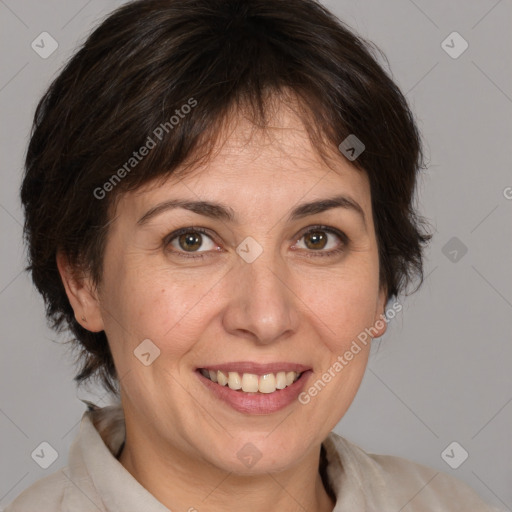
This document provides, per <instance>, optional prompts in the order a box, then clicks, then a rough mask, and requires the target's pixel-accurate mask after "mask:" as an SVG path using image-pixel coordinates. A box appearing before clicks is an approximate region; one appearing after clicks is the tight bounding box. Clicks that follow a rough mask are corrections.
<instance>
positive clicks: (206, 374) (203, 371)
mask: <svg viewBox="0 0 512 512" xmlns="http://www.w3.org/2000/svg"><path fill="white" fill-rule="evenodd" d="M201 375H202V376H203V377H206V378H209V377H210V375H209V374H208V370H205V369H204V368H201Z"/></svg>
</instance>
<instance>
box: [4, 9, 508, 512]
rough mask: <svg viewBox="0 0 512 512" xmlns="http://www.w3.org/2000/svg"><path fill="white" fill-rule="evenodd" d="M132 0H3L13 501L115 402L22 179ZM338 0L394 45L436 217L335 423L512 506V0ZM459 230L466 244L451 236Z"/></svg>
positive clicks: (7, 460) (425, 195)
mask: <svg viewBox="0 0 512 512" xmlns="http://www.w3.org/2000/svg"><path fill="white" fill-rule="evenodd" d="M121 3H122V2H115V1H99V0H89V1H64V0H46V1H44V2H41V1H36V0H25V1H22V2H20V1H17V2H16V1H15V0H0V16H1V30H0V33H1V41H2V46H1V48H2V50H1V52H2V62H3V66H2V70H1V76H0V108H1V113H2V123H1V147H2V160H1V162H2V167H1V179H2V186H1V189H0V223H1V230H2V231H1V232H2V260H1V261H2V264H1V266H0V308H1V310H0V311H1V316H0V329H1V332H2V345H1V346H2V351H1V352H2V359H1V371H0V434H1V435H0V454H1V455H0V506H1V505H6V504H7V503H9V502H10V501H12V499H14V498H15V497H16V496H17V495H18V494H19V493H20V492H21V491H22V490H23V489H24V488H26V487H27V486H28V485H29V484H31V483H32V482H34V481H35V480H38V479H39V478H41V477H43V476H46V475H47V474H49V473H51V472H53V471H55V470H57V469H58V468H59V467H62V466H64V465H65V464H66V457H67V452H68V449H69V446H70V444H71V442H72V440H73V438H74V436H75V435H76V434H77V431H78V424H79V421H80V418H81V415H82V413H83V411H84V405H83V404H82V403H81V402H80V401H79V400H78V397H81V398H85V397H89V398H92V399H93V400H94V401H96V403H98V404H100V405H104V404H106V398H105V396H104V394H103V393H102V392H101V391H95V390H94V389H90V390H89V391H86V390H79V391H77V390H76V389H75V386H74V384H73V383H72V377H73V375H74V373H73V367H72V364H71V361H72V359H71V355H70V353H69V350H68V349H67V348H66V347H64V346H62V345H61V344H60V342H62V340H63V339H64V338H63V337H58V336H56V335H55V334H54V333H53V332H52V331H50V330H49V329H48V328H47V327H46V324H45V319H44V309H43V303H42V300H41V298H40V297H39V296H38V294H37V292H36V291H35V290H34V289H33V287H32V285H31V283H30V282H29V279H28V277H27V275H26V274H25V273H24V272H23V267H24V264H25V262H24V249H23V245H22V238H21V224H22V214H21V210H20V205H19V199H18V188H19V184H20V176H21V170H22V160H23V157H24V153H25V148H26V143H27V138H28V133H29V130H30V125H31V119H32V115H33V111H34V108H35V106H36V103H37V101H38V99H39V97H40V96H41V94H42V93H43V91H44V90H45V88H46V87H47V85H48V84H49V81H50V79H51V78H52V77H54V76H55V75H56V73H57V72H58V70H59V69H60V67H61V66H62V64H63V63H64V62H65V61H66V59H67V58H68V57H69V56H70V55H71V54H72V52H73V49H74V48H75V47H76V45H77V44H78V43H79V42H81V41H83V40H84V38H85V37H86V35H87V34H88V33H89V31H90V30H91V28H92V27H93V26H95V25H96V24H97V22H98V20H99V19H100V18H102V17H104V16H105V15H106V14H107V13H108V12H109V11H110V10H112V9H113V8H115V7H117V6H118V5H120V4H121ZM326 5H327V6H328V7H329V8H331V9H332V10H333V11H334V12H335V13H336V14H337V15H338V16H339V17H340V18H341V19H343V20H344V21H346V22H347V23H348V24H349V25H350V26H351V27H353V28H354V29H355V30H356V31H358V32H359V33H360V34H361V35H362V36H364V37H368V38H370V39H371V40H372V41H374V42H375V43H376V44H377V45H378V46H379V47H380V48H382V50H384V52H385V54H386V55H387V57H388V59H389V62H390V65H391V70H392V73H393V76H394V78H395V80H396V81H397V83H398V85H399V86H400V87H401V89H402V90H403V91H404V93H406V95H407V98H408V99H409V101H410V104H411V106H412V108H413V110H414V112H415V114H416V116H417V119H418V123H419V126H420V129H421V131H422V133H423V137H424V140H425V142H426V154H427V158H428V161H429V162H430V165H429V168H428V170H427V171H426V172H425V174H424V177H423V179H422V181H421V183H420V187H419V194H420V199H419V207H420V209H421V212H422V213H423V215H425V216H426V217H427V218H429V219H430V222H431V224H432V226H433V228H434V239H433V241H432V244H431V247H430V249H429V251H428V253H427V259H426V275H427V279H426V281H425V283H424V285H423V287H422V288H421V289H420V291H418V292H417V293H416V294H414V295H412V296H410V297H408V298H405V299H404V300H402V301H401V302H402V303H403V306H404V309H403V311H402V312H401V313H400V314H399V315H398V316H397V318H395V319H394V320H393V321H392V322H391V323H390V325H389V326H388V332H387V333H386V334H385V335H384V336H383V338H381V340H376V341H375V342H374V345H373V347H372V357H371V360H370V364H369V367H368V370H367V372H366V375H365V378H364V381H363V384H362V387H361V389H360V391H359V394H358V396H357V398H356V400H355V402H354V404H353V406H352V407H351V409H350V411H349V412H348V413H347V415H346V416H345V417H344V418H343V419H342V421H341V422H340V423H339V425H338V426H337V428H336V431H337V432H338V433H340V434H341V435H343V436H345V437H346V438H347V439H349V440H351V441H352V442H355V443H357V444H359V445H361V446H362V447H363V448H364V449H366V450H367V451H369V452H375V453H387V454H393V455H400V456H402V457H405V458H408V459H411V460H414V461H416V462H420V463H423V464H426V465H429V466H431V467H434V468H436V469H438V470H440V471H444V472H447V473H451V474H452V475H454V476H456V477H458V478H460V479H462V480H464V481H466V482H467V483H469V484H470V485H471V486H472V487H473V488H474V489H476V490H477V492H479V494H480V495H481V496H482V497H483V498H484V499H486V500H487V501H489V502H490V503H492V504H495V505H497V506H499V507H501V508H503V509H505V510H512V456H511V455H512V446H511V444H512V436H511V432H512V428H511V427H512V403H511V402H512V372H511V371H510V363H511V361H512V343H511V334H512V329H511V324H512V320H511V319H512V315H511V313H512V271H511V262H512V236H511V235H512V230H511V222H510V220H511V218H512V217H511V214H512V200H511V199H509V198H511V197H512V188H507V187H512V173H511V149H510V147H511V141H512V133H511V132H512V128H511V125H512V122H511V121H512V66H511V64H510V62H511V59H510V57H511V49H512V40H511V39H512V35H511V33H512V31H511V30H510V27H511V21H512V2H511V1H510V0H500V1H496V0H471V1H468V0H458V1H455V0H452V1H448V2H447V1H445V0H436V1H429V2H427V1H426V0H424V1H421V0H415V1H412V0H389V1H386V2H382V1H378V0H365V1H357V2H356V1H340V0H336V1H334V0H332V1H330V2H326ZM44 31H46V32H49V33H50V34H51V35H52V36H53V37H54V38H55V40H56V41H57V42H58V45H59V46H58V49H57V50H56V51H55V52H54V53H53V54H52V55H51V56H49V57H48V58H46V59H43V58H41V57H40V56H39V55H38V54H37V53H36V52H35V51H34V50H33V49H32V48H31V43H32V41H33V40H35V39H36V37H37V36H38V35H39V34H40V33H41V32H44ZM453 31H457V32H458V33H460V34H461V36H462V37H463V38H464V39H465V40H466V41H467V42H468V44H469V47H468V49H467V50H466V51H465V52H464V53H463V54H462V55H460V56H459V57H458V58H456V59H454V58H452V57H450V56H449V55H448V54H447V53H446V52H445V50H444V49H443V48H442V46H441V43H442V41H443V40H445V38H446V37H447V36H448V35H449V34H450V33H452V32H453ZM449 41H450V40H449ZM448 44H450V45H451V46H454V50H458V49H459V48H461V46H460V43H459V42H457V41H456V40H455V41H454V43H453V44H452V43H451V42H449V43H448ZM452 237H457V240H455V241H452V242H451V244H454V243H455V244H456V245H453V246H452V245H448V246H447V247H446V244H447V243H448V241H449V240H450V239H452ZM462 244H463V246H465V247H466V248H467V253H466V254H465V255H463V257H462V258H461V257H460V256H461V254H462V252H461V247H462ZM443 248H444V249H443ZM454 248H455V250H456V251H457V255H456V257H455V253H453V252H452V253H451V254H450V252H449V251H453V249H454ZM454 259H458V261H452V260H454ZM42 441H47V442H49V443H50V444H51V445H52V446H53V447H54V448H55V449H56V450H57V451H58V453H59V457H58V459H57V460H56V461H55V462H54V464H53V465H52V466H50V468H48V469H46V470H43V469H41V468H40V467H39V466H38V465H37V464H36V463H35V462H34V460H32V458H31V453H32V451H33V450H34V449H35V448H36V447H37V446H38V445H39V444H40V443H41V442H42ZM452 441H457V442H458V443H459V444H460V445H461V446H462V447H463V448H464V449H465V450H466V451H467V452H468V453H469V457H468V459H467V460H466V461H465V462H464V463H463V464H462V465H460V467H458V469H451V468H450V467H449V466H448V465H447V464H446V463H445V461H444V460H443V459H442V457H441V453H442V452H443V450H444V449H445V448H446V447H447V446H448V445H449V444H450V443H451V442H452ZM454 453H455V457H458V456H459V454H458V452H457V450H456V451H455V452H454Z"/></svg>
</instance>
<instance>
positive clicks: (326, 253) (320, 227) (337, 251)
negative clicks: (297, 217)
mask: <svg viewBox="0 0 512 512" xmlns="http://www.w3.org/2000/svg"><path fill="white" fill-rule="evenodd" d="M315 231H325V232H326V233H330V234H332V235H336V236H337V237H338V238H339V239H340V240H341V246H340V247H338V248H336V249H331V250H330V251H321V250H319V251H318V252H316V251H313V250H311V251H308V252H309V254H307V256H306V257H312V258H319V257H320V258H325V257H334V256H337V255H339V254H341V253H342V252H344V251H345V250H346V246H347V245H348V243H349V238H348V237H347V235H346V234H345V233H343V232H342V231H339V230H338V229H335V228H331V227H328V226H323V225H318V226H311V227H310V228H308V229H307V231H304V232H303V233H302V234H301V235H300V237H299V238H298V239H297V241H299V240H301V239H302V238H303V237H304V236H306V235H308V234H309V233H314V232H315ZM186 233H201V234H202V235H206V236H208V237H209V238H210V239H212V240H213V237H212V236H211V235H210V233H209V231H208V230H206V229H204V228H200V227H187V228H181V229H178V230H177V231H173V232H172V233H171V234H169V235H167V236H166V237H165V239H164V246H165V247H166V248H167V247H168V246H169V245H170V244H171V242H172V241H173V240H174V239H176V238H178V237H179V236H181V235H184V234H186ZM169 252H172V253H175V254H178V255H179V256H180V257H183V258H190V259H198V258H200V259H204V258H206V257H208V256H211V255H212V254H211V253H209V252H208V251H203V253H196V254H193V253H187V252H184V251H176V250H174V249H173V250H170V251H169ZM311 252H312V254H311Z"/></svg>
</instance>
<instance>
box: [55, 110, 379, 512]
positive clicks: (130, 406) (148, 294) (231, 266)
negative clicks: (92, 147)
mask: <svg viewBox="0 0 512 512" xmlns="http://www.w3.org/2000/svg"><path fill="white" fill-rule="evenodd" d="M226 137H227V138H226ZM226 137H225V138H224V139H225V140H224V141H223V144H221V146H219V148H218V152H216V153H215V154H214V156H213V158H212V159H211V160H210V162H209V163H208V164H207V165H202V166H201V167H200V168H198V169H197V171H195V172H194V173H193V174H191V175H189V176H185V178H184V179H182V180H178V179H176V178H172V177H171V179H169V180H167V181H166V182H165V183H164V184H161V183H159V184H158V186H154V185H155V184H153V186H145V187H143V188H141V189H139V190H137V191H134V192H129V193H126V194H124V195H123V196H121V198H120V201H119V203H118V205H117V209H116V212H115V217H114V219H113V221H112V223H111V226H110V231H109V236H108V240H107V245H106V251H105V256H104V275H103V280H102V283H101V285H100V287H99V289H95V288H94V286H93V285H92V283H91V281H90V280H89V279H88V278H85V279H77V278H75V277H74V276H75V274H74V273H73V269H71V268H70V267H69V266H68V265H67V263H66V259H65V256H64V255H62V254H60V255H59V257H58V263H59V270H60V272H61V276H62V278H63V281H64V283H65V286H66V291H67V293H68V297H69V299H70V302H71V304H72V306H73V308H74V311H75V315H76V317H77V319H78V321H79V322H81V323H82V325H83V326H84V327H85V328H87V329H90V330H91V331H99V330H105V331H106V334H107V337H108V339H109V343H110V346H111V350H112V353H113V358H114V361H115V364H116V368H117V372H118V375H119V377H120V384H121V400H122V405H123V408H124V411H125V416H126V427H127V438H126V445H125V449H124V450H123V453H122V455H121V457H120V462H121V463H122V464H123V465H124V466H125V468H126V469H127V470H128V471H129V472H130V473H131V474H132V475H133V476H134V477H135V478H136V479H137V480H138V481H139V482H140V483H141V484H142V485H143V486H144V487H146V488H147V489H148V490H149V491H150V492H151V493H152V494H153V495H154V496H155V497H156V498H157V499H158V500H159V501H161V502H162V503H163V504H164V505H165V506H167V507H168V508H170V509H171V510H189V509H190V508H191V507H195V508H196V509H197V510H199V511H200V510H201V509H205V508H207V509H208V510H209V511H213V512H215V511H217V510H219V511H220V510H223V511H226V510H235V509H239V506H240V503H243V504H244V508H245V509H248V510H251V511H255V512H257V511H262V512H268V511H269V510H276V509H279V510H284V511H291V510H298V509H301V510H302V508H301V507H304V509H306V510H311V511H313V510H321V511H327V510H332V508H333V506H334V503H333V502H332V500H330V498H329V497H328V495H327V493H326V491H325V489H324V487H323V485H322V482H321V479H320V476H319V473H318V464H319V455H320V445H321V442H322V441H323V440H324V439H325V437H326V436H327V435H328V433H329V432H330V431H331V430H332V429H333V427H334V426H335V425H336V424H337V423H338V422H339V420H340V419H341V418H342V417H343V415H344V414H345V412H346V411H347V409H348V407H349V406H350V404H351V402H352V401H353V399H354V397H355V395H356V392H357V390H358V388H359V385H360V383H361V380H362V377H363V374H364V371H365V368H366V365H367V360H368V354H369V347H370V344H368V345H367V346H366V347H363V348H362V350H361V352H359V353H358V354H357V355H356V356H354V359H353V360H352V361H350V363H349V364H348V365H347V366H346V367H345V368H344V369H343V371H342V372H340V373H338V374H337V375H336V377H335V378H333V379H332V380H331V382H330V383H328V384H327V385H326V386H325V388H324V389H323V390H322V391H321V392H320V393H318V395H317V396H315V397H314V398H312V399H311V401H310V402H309V403H308V404H306V405H302V404H300V403H299V402H298V401H296V402H294V403H292V404H291V405H290V406H288V407H286V408H285V409H283V410H281V411H278V412H275V413H272V414H268V415H251V414H244V413H241V412H238V411H235V410H234V409H232V408H231V407H230V406H229V405H227V404H225V403H224V402H222V401H219V400H218V399H217V398H216V397H215V396H213V395H212V393H211V392H210V391H208V390H207V389H205V386H204V385H203V384H202V382H201V381H200V379H199V378H198V376H197V374H196V372H195V370H196V369H197V368H198V367H202V366H207V365H214V364H220V363H225V362H230V361H255V362H261V363H268V362H274V361H289V362H295V363H302V364H305V365H308V366H310V367H311V368H312V369H313V375H311V376H310V377H309V381H308V386H310V385H312V384H313V383H314V382H315V381H316V380H317V379H319V378H320V376H321V375H322V374H323V373H324V372H325V371H326V370H327V369H328V368H329V367H331V366H332V364H333V363H334V361H336V359H337V357H338V356H339V355H343V354H344V353H345V351H346V350H348V349H349V347H350V345H351V343H352V341H353V340H355V339H356V337H357V335H358V334H359V333H361V332H362V331H364V329H365V328H368V327H371V326H373V325H374V324H375V322H376V321H377V320H379V319H380V318H381V317H380V315H381V314H383V313H384V307H385V298H386V297H385V290H383V289H380V288H379V261H378V252H377V242H376V238H375V231H374V225H373V221H372V209H371V197H370V188H369V182H368V178H367V176H366V174H365V173H364V172H361V171H358V170H357V169H356V168H355V167H354V166H353V165H352V164H351V163H350V162H349V161H348V160H345V159H344V158H343V156H342V155H341V154H340V153H335V152H333V155H332V164H331V165H329V166H328V165H327V164H326V163H325V162H324V161H323V160H322V159H321V157H320V156H319V155H318V154H317V152H316V151H315V149H314V148H313V147H312V145H311V142H310V141H309V138H308V136H307V133H306V131H305V129H304V128H303V126H302V124H301V122H300V121H299V120H298V118H297V117H296V116H295V114H294V113H293V111H292V110H290V109H289V108H288V107H286V106H284V104H283V105H281V106H280V107H279V108H278V109H277V110H276V111H275V113H274V115H273V117H272V122H271V127H270V129H269V130H266V131H260V130H258V129H255V128H254V126H253V125H252V124H251V123H250V122H248V121H246V120H245V119H244V118H243V117H242V116H239V117H237V118H236V119H233V120H232V122H231V124H230V129H229V131H228V132H227V135H226ZM335 194H345V195H348V196H350V197H351V198H352V199H354V200H355V201H357V203H359V205H360V206H361V208H362V209H363V211H364V214H365V221H363V219H362V217H361V216H359V215H358V214H357V213H356V212H355V211H353V210H351V209H346V208H334V209H330V210H328V211H325V212H322V213H317V214H314V215H310V216H307V217H304V218H302V219H299V220H295V221H291V222H289V221H288V220H287V217H288V215H289V213H290V211H291V210H292V209H293V208H294V207H295V206H297V205H298V204H299V203H303V202H309V201H312V200H316V199H322V198H327V197H331V196H333V195H335ZM174 198H184V199H190V200H208V201H215V202H221V203H223V204H224V205H226V206H228V207H230V208H231V209H232V210H233V212H234V213H235V215H236V217H237V222H235V223H232V222H228V221H224V220H219V219H211V218H208V217H205V216H202V215H199V214H197V213H193V212H191V211H187V210H185V209H181V208H178V209H174V210H167V211H165V212H162V213H160V214H159V215H157V216H154V217H153V218H151V219H149V220H148V221H147V222H146V223H144V224H143V225H138V224H137V221H138V220H139V219H140V218H141V217H142V216H143V215H144V214H145V213H146V212H147V211H148V210H150V209H151V208H153V207H154V206H155V205H157V204H159V203H161V202H164V201H168V200H169V199H174ZM319 224H321V225H326V226H329V227H332V228H335V229H338V230H340V231H342V232H343V233H345V234H346V235H347V236H348V238H349V241H348V243H346V244H345V243H344V242H343V240H342V239H340V238H338V237H337V235H335V234H328V233H327V235H328V242H327V245H326V246H325V247H322V243H319V242H314V241H313V244H312V241H311V239H310V238H309V239H308V237H307V236H303V235H304V234H305V232H307V231H308V230H309V228H310V227H313V226H316V225H319ZM183 227H203V228H205V229H207V230H209V234H210V237H208V236H206V235H204V236H203V238H202V240H203V245H202V246H200V248H199V249H196V252H194V253H193V254H206V255H207V256H206V257H205V258H204V259H200V258H198V259H190V258H185V257H183V256H180V255H179V254H190V252H188V253H187V251H186V249H187V247H188V246H187V245H185V246H184V247H185V248H183V245H182V246H180V244H179V239H178V238H175V239H174V240H173V241H172V244H171V243H168V244H167V246H166V245H165V243H164V239H166V237H168V235H169V234H170V233H172V232H173V231H175V230H177V229H179V228H183ZM313 231H318V229H317V230H313ZM322 233H323V234H324V235H325V234H326V232H325V231H322ZM248 236H250V237H252V238H254V239H255V240H256V241H257V242H258V243H259V244H260V246H261V247H262V248H263V253H262V254H261V255H260V256H259V257H258V258H257V259H256V260H255V261H254V262H253V263H246V262H245V261H244V260H243V259H242V258H241V257H240V256H239V255H238V254H237V253H236V247H237V246H238V245H239V244H240V243H241V242H242V241H243V240H244V239H245V238H246V237H248ZM307 240H309V244H310V245H309V246H308V245H306V242H307ZM167 241H168V242H169V239H167ZM315 243H316V245H315ZM311 247H313V248H311ZM317 247H318V248H317ZM337 247H342V248H343V251H342V252H341V253H339V254H335V255H332V256H324V257H322V256H319V255H318V254H319V253H322V252H323V253H326V252H328V251H329V250H331V249H335V248H337ZM216 249H217V250H216ZM173 251H174V252H173ZM308 255H309V256H310V257H308ZM82 317H84V318H85V319H86V320H85V321H84V320H82ZM381 323H382V322H381ZM383 324H384V325H383V327H382V329H381V330H380V331H379V332H378V334H376V336H381V335H382V334H384V332H385V329H386V324H385V322H384V323H383ZM148 338H149V339H150V340H152V342H153V343H155V344H156V345H157V346H158V347H159V349H160V356H159V357H158V358H157V359H156V360H155V361H154V362H153V363H152V364H151V365H149V366H144V365H143V364H141V362H140V361H139V360H138V359H137V358H136V357H134V354H133V351H134V349H135V348H136V347H137V346H138V345H139V344H140V343H141V341H142V340H144V339H148ZM249 442H250V443H252V444H254V445H255V446H257V448H258V449H259V451H260V452H261V454H262V457H261V459H260V460H259V461H258V462H257V463H256V464H255V465H254V466H252V467H251V468H248V467H246V466H245V465H244V464H243V463H242V462H241V461H240V460H239V458H238V457H237V452H238V451H239V450H240V449H241V448H242V447H243V446H244V445H245V444H246V443H249ZM285 489H286V490H285ZM239 499H241V500H243V501H242V502H240V501H239ZM299 504H300V505H299Z"/></svg>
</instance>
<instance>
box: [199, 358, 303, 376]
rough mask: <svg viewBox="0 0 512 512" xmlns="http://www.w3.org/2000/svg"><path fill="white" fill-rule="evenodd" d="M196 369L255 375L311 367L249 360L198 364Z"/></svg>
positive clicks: (298, 371) (300, 370)
mask: <svg viewBox="0 0 512 512" xmlns="http://www.w3.org/2000/svg"><path fill="white" fill-rule="evenodd" d="M198 369H205V370H211V371H219V370H220V371H223V372H238V373H253V374H255V375H265V374H267V373H277V372H292V371H293V372H297V373H301V372H305V371H307V370H311V367H309V366H306V365H303V364H299V363H285V362H276V363H266V364H261V363H253V362H251V361H234V362H231V363H222V364H214V365H205V366H200V367H199V368H198Z"/></svg>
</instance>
